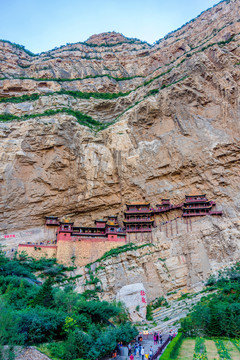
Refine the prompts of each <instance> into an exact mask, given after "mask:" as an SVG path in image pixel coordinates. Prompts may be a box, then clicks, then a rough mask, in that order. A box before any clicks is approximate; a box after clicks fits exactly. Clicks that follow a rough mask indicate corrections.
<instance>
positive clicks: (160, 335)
mask: <svg viewBox="0 0 240 360" xmlns="http://www.w3.org/2000/svg"><path fill="white" fill-rule="evenodd" d="M159 341H160V344H161V345H162V334H161V332H160V334H159Z"/></svg>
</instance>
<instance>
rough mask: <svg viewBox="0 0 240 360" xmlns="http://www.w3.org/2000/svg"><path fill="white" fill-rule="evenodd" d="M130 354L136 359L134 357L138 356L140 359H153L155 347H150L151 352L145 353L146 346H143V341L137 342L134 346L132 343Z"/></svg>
mask: <svg viewBox="0 0 240 360" xmlns="http://www.w3.org/2000/svg"><path fill="white" fill-rule="evenodd" d="M132 350H133V353H132ZM128 356H129V359H130V360H134V357H135V356H137V357H138V358H139V359H141V360H145V359H147V360H151V359H152V357H153V349H152V347H150V349H149V352H148V353H145V349H144V346H142V344H141V343H139V342H136V343H135V344H134V346H133V349H132V346H131V344H129V345H128Z"/></svg>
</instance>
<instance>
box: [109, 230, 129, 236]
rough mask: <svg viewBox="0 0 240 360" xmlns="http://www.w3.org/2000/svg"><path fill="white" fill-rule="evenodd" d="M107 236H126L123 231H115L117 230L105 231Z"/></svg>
mask: <svg viewBox="0 0 240 360" xmlns="http://www.w3.org/2000/svg"><path fill="white" fill-rule="evenodd" d="M109 234H112V235H126V231H124V230H121V231H117V230H114V231H106V235H109Z"/></svg>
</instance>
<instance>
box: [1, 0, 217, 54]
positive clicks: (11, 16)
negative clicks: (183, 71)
mask: <svg viewBox="0 0 240 360" xmlns="http://www.w3.org/2000/svg"><path fill="white" fill-rule="evenodd" d="M218 2H219V1H218V0H0V11H1V22H0V39H4V40H9V41H11V42H15V43H17V44H21V45H24V46H25V47H26V49H28V50H30V51H32V52H33V53H40V52H43V51H48V50H50V49H53V48H54V47H58V46H60V45H64V44H66V43H75V42H79V41H85V40H87V39H88V38H89V37H90V36H91V35H93V34H98V33H101V32H107V31H116V32H120V33H122V34H123V35H125V36H127V37H133V38H138V39H140V40H143V41H147V42H148V43H150V44H152V43H154V41H156V40H158V39H160V38H162V37H163V36H164V35H166V34H167V33H169V32H170V31H173V30H175V29H177V28H178V27H180V26H182V25H183V24H185V23H186V22H187V21H189V20H191V19H193V18H194V17H196V16H197V15H199V14H200V13H201V12H202V11H203V10H206V9H208V8H209V7H212V6H213V5H215V4H216V3H218Z"/></svg>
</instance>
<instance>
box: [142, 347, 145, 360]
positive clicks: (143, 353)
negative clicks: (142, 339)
mask: <svg viewBox="0 0 240 360" xmlns="http://www.w3.org/2000/svg"><path fill="white" fill-rule="evenodd" d="M141 355H142V360H144V355H145V351H144V346H143V347H142V349H141Z"/></svg>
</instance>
